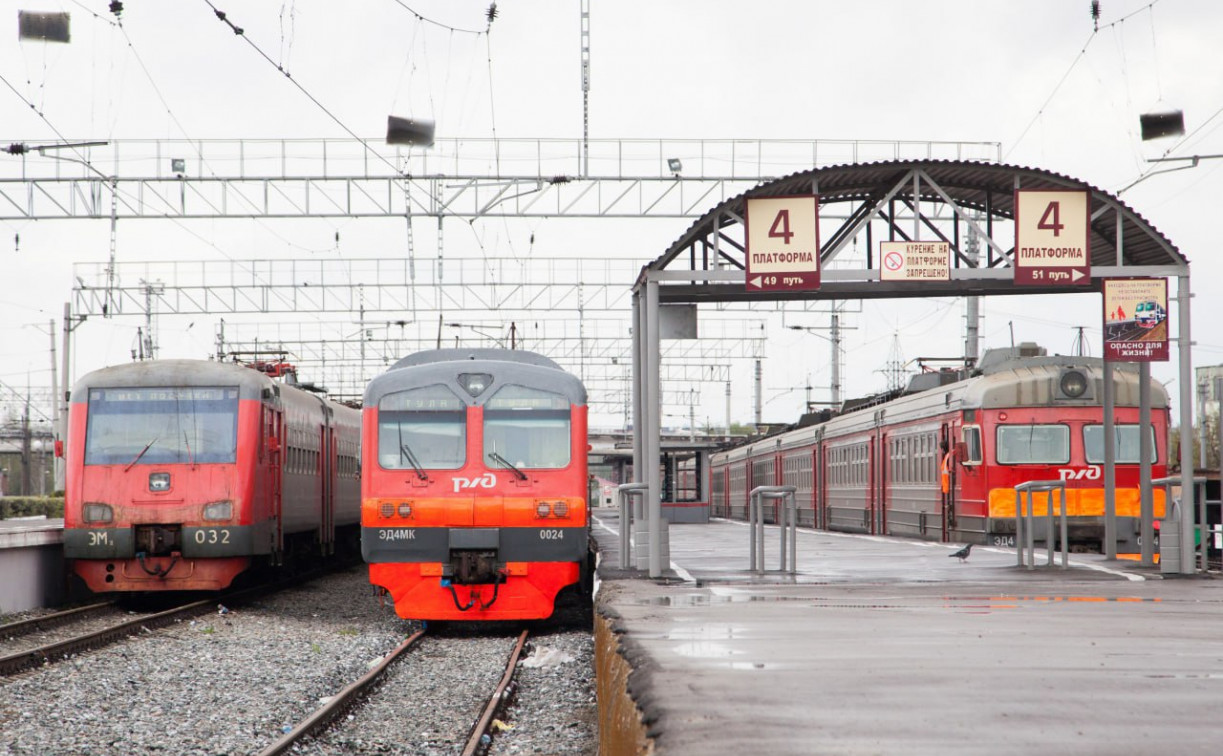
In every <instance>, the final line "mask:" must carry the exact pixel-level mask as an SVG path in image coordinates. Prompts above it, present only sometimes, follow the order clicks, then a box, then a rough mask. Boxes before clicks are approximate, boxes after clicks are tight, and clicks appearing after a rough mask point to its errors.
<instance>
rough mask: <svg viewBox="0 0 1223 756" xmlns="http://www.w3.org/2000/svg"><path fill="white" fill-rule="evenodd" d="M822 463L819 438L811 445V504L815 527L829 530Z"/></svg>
mask: <svg viewBox="0 0 1223 756" xmlns="http://www.w3.org/2000/svg"><path fill="white" fill-rule="evenodd" d="M820 463H821V456H820V441H819V439H818V438H817V439H816V440H815V445H814V446H812V447H811V506H812V507H813V508H814V509H815V515H814V517H815V528H816V529H824V530H827V529H828V525H827V523H826V522H825V520H824V507H823V502H824V495H823V486H824V466H823V465H822V464H820Z"/></svg>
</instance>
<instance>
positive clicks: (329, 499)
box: [316, 407, 335, 556]
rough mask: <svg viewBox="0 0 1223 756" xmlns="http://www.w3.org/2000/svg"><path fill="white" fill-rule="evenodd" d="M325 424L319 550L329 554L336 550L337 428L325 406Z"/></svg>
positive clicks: (321, 433) (320, 465)
mask: <svg viewBox="0 0 1223 756" xmlns="http://www.w3.org/2000/svg"><path fill="white" fill-rule="evenodd" d="M322 410H323V424H322V425H321V426H319V446H318V448H319V455H318V470H317V471H316V473H317V475H318V480H319V508H320V511H319V550H320V551H321V552H322V554H323V555H324V556H325V555H328V554H331V553H332V552H333V551H334V550H335V480H334V476H335V429H334V428H332V427H331V422H330V415H331V410H330V408H328V407H323V408H322Z"/></svg>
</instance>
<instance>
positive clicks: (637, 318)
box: [626, 290, 645, 483]
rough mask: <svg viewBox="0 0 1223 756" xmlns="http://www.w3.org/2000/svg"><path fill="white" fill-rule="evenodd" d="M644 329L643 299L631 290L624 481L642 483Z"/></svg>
mask: <svg viewBox="0 0 1223 756" xmlns="http://www.w3.org/2000/svg"><path fill="white" fill-rule="evenodd" d="M644 329H645V301H644V299H643V298H642V296H641V292H640V290H638V291H634V292H633V385H632V391H633V474H632V476H631V477H630V478H629V479H628V481H626V482H633V483H642V482H644V481H645V479H644V478H643V477H641V474H642V471H643V470H644V469H645V464H644V455H645V445H644V443H645V442H644V439H645V435H644V434H643V433H642V432H641V423H642V421H643V419H644V418H643V410H642V407H643V405H644V402H645V382H644V381H645V378H644V376H645V354H644V353H643V352H642V350H643V349H644V348H645V340H644V339H642V337H641V334H642V331H643V330H644Z"/></svg>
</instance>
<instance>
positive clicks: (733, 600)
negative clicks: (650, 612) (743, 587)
mask: <svg viewBox="0 0 1223 756" xmlns="http://www.w3.org/2000/svg"><path fill="white" fill-rule="evenodd" d="M779 601H811V597H810V596H761V595H759V594H755V593H751V594H749V593H715V594H706V593H684V594H678V595H670V596H654V597H652V598H643V599H639V600H638V602H637V603H638V604H644V605H647V606H711V605H713V604H746V603H752V602H779Z"/></svg>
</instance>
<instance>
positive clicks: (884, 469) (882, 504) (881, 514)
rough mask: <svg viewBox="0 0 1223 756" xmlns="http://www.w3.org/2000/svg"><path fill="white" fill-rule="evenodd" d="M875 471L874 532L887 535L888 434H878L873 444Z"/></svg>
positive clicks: (889, 457)
mask: <svg viewBox="0 0 1223 756" xmlns="http://www.w3.org/2000/svg"><path fill="white" fill-rule="evenodd" d="M875 451H876V457H875V469H874V475H873V479H874V481H875V491H876V492H877V493H876V496H875V501H876V504H875V506H876V510H877V511H876V513H875V521H876V525H877V528H876V531H875V532H877V533H887V532H888V530H887V527H888V524H887V523H888V517H887V511H888V498H889V497H888V493H889V491H888V462H889V460H890V459H891V456H890V455H889V454H888V434H886V433H883V432H882V431H881V432H880V433H879V435H878V437H877V438H876V442H875Z"/></svg>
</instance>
